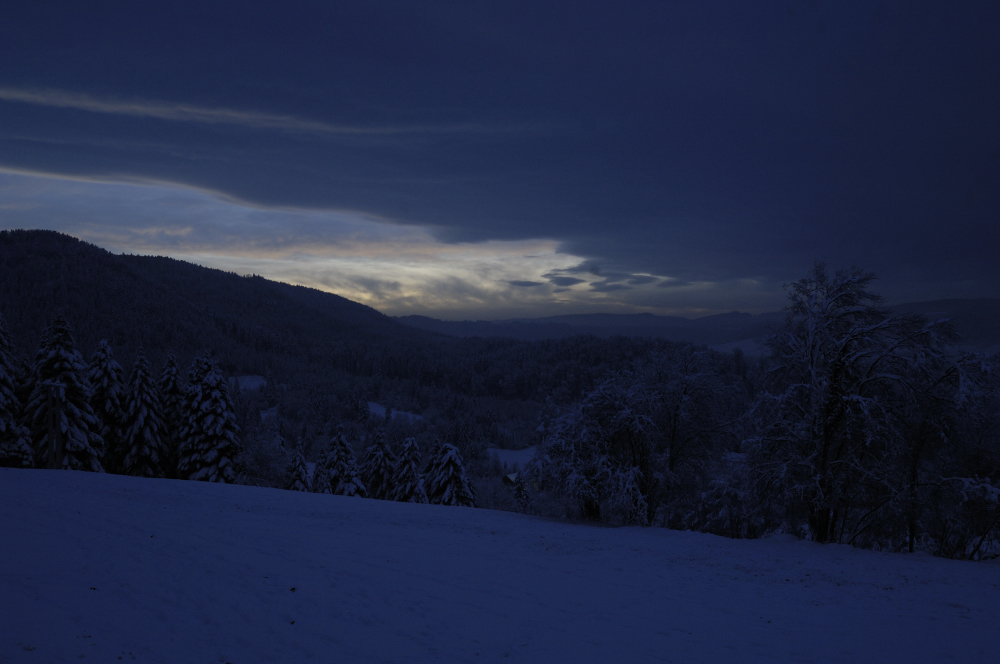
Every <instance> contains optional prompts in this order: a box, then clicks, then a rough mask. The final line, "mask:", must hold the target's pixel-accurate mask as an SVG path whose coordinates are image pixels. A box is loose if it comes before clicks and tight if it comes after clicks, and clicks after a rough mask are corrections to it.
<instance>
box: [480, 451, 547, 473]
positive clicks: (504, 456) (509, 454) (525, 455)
mask: <svg viewBox="0 0 1000 664" xmlns="http://www.w3.org/2000/svg"><path fill="white" fill-rule="evenodd" d="M486 453H487V454H490V455H493V456H495V457H496V458H497V460H498V461H499V462H500V463H501V464H504V465H506V466H507V469H508V470H509V471H510V472H514V471H515V470H521V469H523V468H524V467H525V466H527V465H528V462H530V461H531V460H532V459H534V458H535V447H534V445H532V446H531V447H526V448H524V449H523V450H502V449H500V448H498V447H488V448H486Z"/></svg>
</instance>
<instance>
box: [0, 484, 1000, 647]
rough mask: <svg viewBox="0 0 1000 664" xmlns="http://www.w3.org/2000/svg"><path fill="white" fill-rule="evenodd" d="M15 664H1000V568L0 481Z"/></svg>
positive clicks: (414, 508)
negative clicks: (999, 663) (757, 663)
mask: <svg viewBox="0 0 1000 664" xmlns="http://www.w3.org/2000/svg"><path fill="white" fill-rule="evenodd" d="M0 524H2V530H3V534H2V537H0V588H2V593H3V594H2V601H0V661H3V662H68V661H79V660H81V659H83V660H84V661H94V660H97V661H101V662H113V661H119V660H118V658H119V657H121V658H122V661H141V662H233V663H234V664H241V663H244V662H500V661H520V662H655V661H666V662H728V661H770V662H773V661H789V662H792V661H794V662H940V661H962V662H997V661H1000V638H998V636H1000V599H998V598H1000V592H998V591H1000V564H997V563H996V562H987V563H967V562H956V561H948V560H941V559H937V558H933V557H930V556H926V555H915V556H910V555H903V554H880V553H872V552H867V551H860V550H856V549H852V548H849V547H846V546H833V545H827V546H823V545H818V544H813V543H808V542H799V541H795V540H793V539H792V538H786V537H774V538H770V539H767V540H758V541H734V540H728V539H724V538H721V537H714V536H711V535H704V534H698V533H686V532H677V531H670V530H663V529H640V528H601V527H592V526H585V525H574V524H567V523H561V522H554V521H546V520H542V519H538V518H533V517H528V516H524V515H519V514H511V513H506V512H494V511H488V510H474V509H468V508H460V507H441V506H434V505H416V504H404V503H392V502H384V501H376V500H366V499H361V498H346V497H341V496H330V495H319V494H309V493H298V492H292V491H279V490H274V489H262V488H254V487H243V486H225V485H212V484H204V483H199V482H181V481H172V480H154V479H142V478H132V477H121V476H115V475H105V474H94V473H86V472H71V471H53V470H12V469H0Z"/></svg>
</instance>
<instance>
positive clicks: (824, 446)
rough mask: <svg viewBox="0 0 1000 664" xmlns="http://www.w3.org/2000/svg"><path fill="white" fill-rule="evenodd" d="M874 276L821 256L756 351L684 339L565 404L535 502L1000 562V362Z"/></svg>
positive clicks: (542, 461) (542, 453)
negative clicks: (879, 285) (905, 304)
mask: <svg viewBox="0 0 1000 664" xmlns="http://www.w3.org/2000/svg"><path fill="white" fill-rule="evenodd" d="M873 278H874V277H873V275H871V274H867V273H864V272H862V271H860V270H857V269H853V270H847V271H841V272H838V273H837V274H836V275H832V276H831V275H829V274H828V273H827V271H826V269H825V267H823V266H822V265H818V266H817V267H816V268H815V270H814V272H813V273H812V274H811V275H810V276H809V277H807V278H805V279H802V280H801V281H799V282H797V283H795V284H792V285H790V286H789V288H788V294H789V306H788V321H787V324H786V326H785V328H784V329H783V330H781V331H780V332H778V333H776V334H774V335H772V336H771V337H770V338H769V339H768V341H767V349H768V355H767V356H766V357H765V358H762V359H760V360H759V361H748V360H747V358H745V357H744V356H742V355H741V354H740V353H739V352H737V353H735V354H732V355H722V354H718V353H712V352H710V351H707V350H701V351H699V350H697V349H695V348H692V347H687V348H683V349H675V350H673V351H672V352H667V353H661V354H658V355H656V356H653V357H650V358H647V360H645V361H643V362H639V363H636V364H634V365H633V366H632V367H631V368H629V369H628V370H624V369H623V370H620V371H618V372H617V373H615V374H614V375H613V376H612V377H611V378H609V379H608V380H606V381H605V382H604V383H602V384H601V385H600V386H599V387H598V388H597V389H595V390H593V391H592V392H591V393H590V394H589V395H588V396H587V397H586V398H584V399H583V400H581V401H580V402H578V403H576V404H574V405H572V406H570V407H564V408H561V409H560V408H551V409H550V410H549V412H548V414H547V415H546V417H545V421H544V423H543V438H544V441H543V445H542V447H541V449H540V450H539V454H538V456H537V458H536V460H535V462H534V463H533V465H532V467H531V468H530V469H529V470H530V473H529V474H530V477H531V480H532V481H530V482H528V483H527V485H528V488H529V489H530V488H531V487H532V486H534V488H535V490H534V491H533V494H534V500H535V501H536V503H539V502H541V501H543V500H544V499H545V497H546V496H551V495H553V494H554V495H556V496H559V497H561V499H562V500H563V502H564V504H565V505H567V506H569V507H570V508H571V509H572V511H574V512H575V513H576V514H578V515H580V516H581V517H583V518H587V519H593V520H601V521H609V522H616V523H637V524H644V525H653V524H657V525H664V526H668V527H672V528H683V529H697V530H703V531H708V532H714V533H718V534H723V535H727V536H730V537H760V536H763V535H766V534H769V533H774V532H787V533H793V534H795V535H797V536H800V537H806V538H809V539H812V540H814V541H817V542H841V543H849V544H854V545H858V546H866V547H873V548H879V549H886V550H909V551H914V550H916V549H926V550H930V551H933V552H935V553H937V554H939V555H944V556H949V557H961V558H970V559H976V558H982V557H984V556H996V555H998V554H1000V376H998V374H997V371H996V360H995V358H993V357H988V356H984V355H980V354H971V353H964V352H960V351H959V350H958V349H957V347H956V345H955V342H956V339H955V336H954V334H953V333H952V332H951V331H950V329H949V326H948V324H947V322H946V321H927V320H925V319H923V318H920V317H918V316H893V315H891V314H890V313H889V311H888V310H887V309H886V308H885V307H884V306H883V303H882V300H881V298H880V297H879V296H878V295H876V294H875V293H873V292H872V291H871V289H870V285H871V282H872V280H873ZM529 493H532V492H530V491H529ZM536 509H541V508H540V507H539V506H538V505H536Z"/></svg>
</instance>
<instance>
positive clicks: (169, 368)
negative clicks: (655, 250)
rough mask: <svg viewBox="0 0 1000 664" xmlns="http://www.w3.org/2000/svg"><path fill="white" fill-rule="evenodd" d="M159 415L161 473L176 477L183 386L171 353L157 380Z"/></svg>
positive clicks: (181, 424)
mask: <svg viewBox="0 0 1000 664" xmlns="http://www.w3.org/2000/svg"><path fill="white" fill-rule="evenodd" d="M158 387H159V393H160V415H161V417H162V418H163V432H162V434H161V438H162V440H163V446H164V458H163V459H162V467H163V473H164V476H166V477H174V478H176V477H177V461H178V455H179V450H180V432H181V428H182V427H183V426H184V418H183V417H182V414H181V413H182V409H183V407H184V391H185V386H184V384H183V382H182V381H181V374H180V370H179V369H178V368H177V361H176V360H175V359H174V356H173V355H168V356H167V362H166V364H164V366H163V372H162V373H161V374H160V382H159V385H158Z"/></svg>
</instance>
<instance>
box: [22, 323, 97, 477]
mask: <svg viewBox="0 0 1000 664" xmlns="http://www.w3.org/2000/svg"><path fill="white" fill-rule="evenodd" d="M33 373H34V378H35V382H34V386H33V387H32V390H31V398H30V399H29V401H28V405H27V406H26V407H25V421H26V423H27V426H28V427H29V429H30V430H31V440H32V443H33V445H34V447H35V465H36V466H38V467H40V468H47V467H49V453H50V445H51V443H50V439H49V429H50V426H49V425H50V415H49V405H50V403H55V406H56V409H57V413H58V416H59V417H58V419H59V423H58V425H57V429H56V430H57V431H58V433H59V435H60V438H61V440H62V449H63V458H62V465H61V467H62V468H66V469H70V470H90V471H94V472H102V471H103V470H104V468H103V466H102V465H101V457H102V456H103V452H104V441H103V440H102V439H101V434H100V433H99V432H100V422H99V421H98V419H97V417H96V416H95V415H94V411H93V410H92V409H91V408H90V384H89V383H88V382H87V364H86V362H84V361H83V357H82V356H81V355H80V353H79V351H77V350H76V346H75V344H74V343H73V330H72V328H71V327H70V326H69V323H67V322H66V321H65V320H64V319H63V318H62V317H61V316H59V317H57V318H56V319H55V320H54V321H52V325H50V326H49V328H48V329H47V330H46V332H45V336H44V337H43V339H42V343H41V344H39V346H38V352H37V353H35V368H34V372H33Z"/></svg>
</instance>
